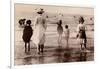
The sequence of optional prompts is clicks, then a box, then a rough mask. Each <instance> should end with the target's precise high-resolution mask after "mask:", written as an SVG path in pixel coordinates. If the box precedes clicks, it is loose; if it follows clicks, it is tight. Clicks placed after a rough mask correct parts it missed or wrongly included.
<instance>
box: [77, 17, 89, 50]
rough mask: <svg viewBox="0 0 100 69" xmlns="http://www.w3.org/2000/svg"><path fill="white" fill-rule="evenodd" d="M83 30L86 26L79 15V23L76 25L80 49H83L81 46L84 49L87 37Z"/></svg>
mask: <svg viewBox="0 0 100 69" xmlns="http://www.w3.org/2000/svg"><path fill="white" fill-rule="evenodd" d="M85 31H86V26H85V25H84V18H83V17H80V19H79V24H78V26H77V38H78V40H79V44H80V46H81V50H82V49H83V46H84V48H85V49H86V43H87V38H86V32H85Z"/></svg>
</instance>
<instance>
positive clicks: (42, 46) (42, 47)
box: [41, 44, 44, 53]
mask: <svg viewBox="0 0 100 69" xmlns="http://www.w3.org/2000/svg"><path fill="white" fill-rule="evenodd" d="M43 49H44V44H42V45H41V52H42V53H43Z"/></svg>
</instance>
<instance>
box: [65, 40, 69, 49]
mask: <svg viewBox="0 0 100 69" xmlns="http://www.w3.org/2000/svg"><path fill="white" fill-rule="evenodd" d="M66 46H67V48H69V45H68V39H67V40H66Z"/></svg>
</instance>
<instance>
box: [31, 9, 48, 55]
mask: <svg viewBox="0 0 100 69" xmlns="http://www.w3.org/2000/svg"><path fill="white" fill-rule="evenodd" d="M43 13H44V11H43V9H40V11H39V12H37V14H38V16H37V17H36V19H35V22H34V33H33V38H32V40H33V42H34V44H35V45H36V46H37V52H38V54H40V53H41V52H43V48H44V43H45V31H46V27H47V25H46V22H45V18H44V17H43Z"/></svg>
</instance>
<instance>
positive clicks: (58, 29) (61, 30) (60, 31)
mask: <svg viewBox="0 0 100 69" xmlns="http://www.w3.org/2000/svg"><path fill="white" fill-rule="evenodd" d="M57 25H58V26H57V32H58V34H59V37H58V44H59V46H61V41H62V34H63V27H62V20H59V22H58V23H57Z"/></svg>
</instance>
